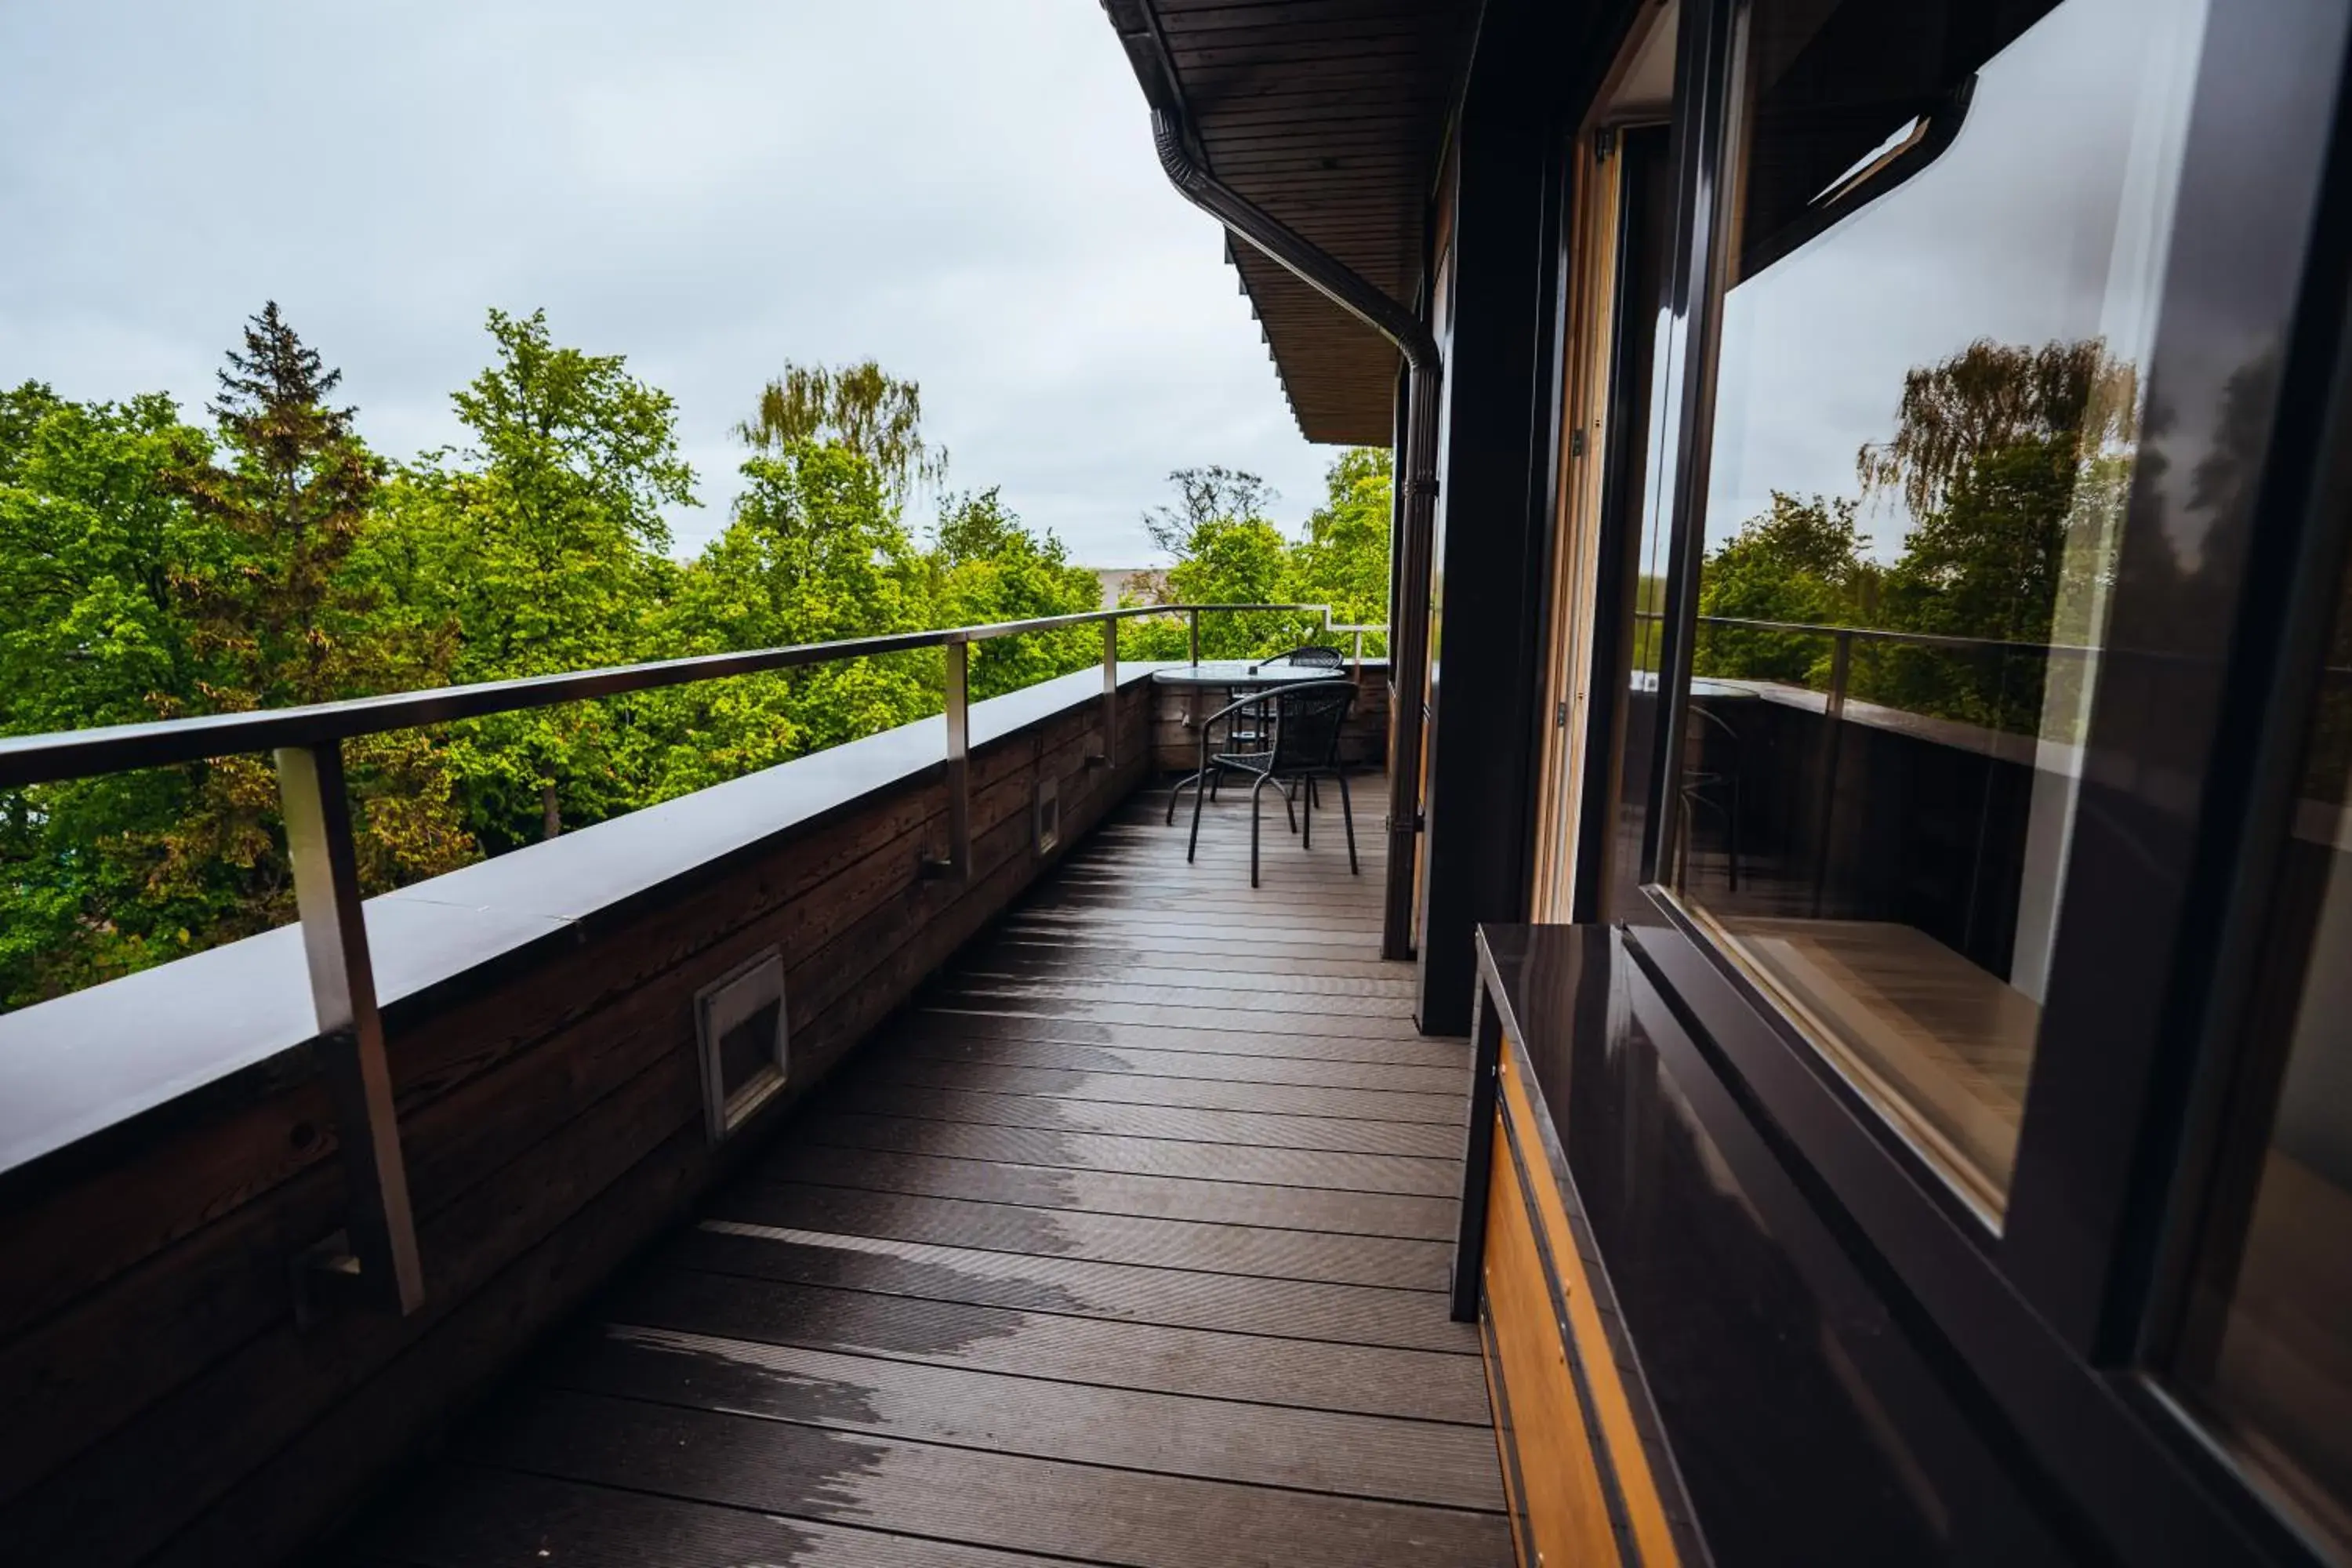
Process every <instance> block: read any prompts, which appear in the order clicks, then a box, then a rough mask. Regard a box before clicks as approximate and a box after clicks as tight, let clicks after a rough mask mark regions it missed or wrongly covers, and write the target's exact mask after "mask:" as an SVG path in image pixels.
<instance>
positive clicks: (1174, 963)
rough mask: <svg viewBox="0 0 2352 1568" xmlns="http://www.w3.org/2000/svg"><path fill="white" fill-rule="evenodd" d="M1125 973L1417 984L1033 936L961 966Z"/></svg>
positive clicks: (1282, 962) (1359, 968)
mask: <svg viewBox="0 0 2352 1568" xmlns="http://www.w3.org/2000/svg"><path fill="white" fill-rule="evenodd" d="M1097 968H1102V969H1114V970H1125V971H1127V972H1128V973H1141V974H1157V973H1160V972H1161V971H1163V970H1171V969H1172V970H1177V971H1180V972H1183V973H1197V974H1204V975H1212V974H1213V975H1215V976H1216V977H1217V978H1218V979H1219V980H1221V981H1228V982H1234V983H1240V982H1244V981H1246V980H1248V979H1250V978H1252V977H1254V976H1257V975H1266V974H1297V975H1305V976H1310V977H1317V978H1329V979H1335V980H1369V981H1373V982H1377V983H1378V984H1382V985H1391V986H1395V987H1397V988H1398V990H1399V991H1400V992H1402V993H1404V994H1410V993H1411V992H1412V990H1413V989H1414V986H1415V983H1414V981H1413V980H1412V977H1411V976H1410V975H1400V974H1398V973H1397V966H1396V965H1395V964H1393V963H1389V962H1388V961H1387V960H1385V959H1379V958H1300V957H1297V956H1296V955H1293V954H1284V953H1270V952H1250V951H1246V950H1244V951H1241V952H1225V953H1217V954H1214V955H1205V956H1204V955H1202V954H1199V953H1191V952H1171V951H1170V950H1169V949H1167V948H1164V947H1160V946H1158V945H1151V946H1143V945H1139V944H1138V943H1135V942H1124V943H1120V942H1108V941H1093V940H1088V941H1085V942H1075V941H1067V940H1058V939H1057V940H1055V941H1053V942H1043V941H1039V940H1037V939H1035V938H1034V937H1016V936H1010V935H1008V936H1005V937H1003V938H1002V939H1001V940H998V941H995V942H990V943H989V944H988V945H987V946H985V947H982V948H979V949H977V950H976V951H974V952H972V953H971V954H970V955H969V956H968V957H967V958H966V960H965V962H964V963H963V965H962V966H961V969H962V972H964V973H975V974H977V973H1023V972H1026V973H1037V974H1054V973H1078V972H1082V971H1088V970H1093V969H1097Z"/></svg>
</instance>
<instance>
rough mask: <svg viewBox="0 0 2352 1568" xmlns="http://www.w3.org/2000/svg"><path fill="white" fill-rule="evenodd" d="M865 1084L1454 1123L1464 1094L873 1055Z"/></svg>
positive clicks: (1353, 1118) (1182, 1107)
mask: <svg viewBox="0 0 2352 1568" xmlns="http://www.w3.org/2000/svg"><path fill="white" fill-rule="evenodd" d="M861 1076H862V1078H863V1079H865V1080H866V1081H867V1082H873V1083H892V1084H908V1085H910V1086H913V1087H916V1088H921V1089H957V1090H961V1091H967V1092H971V1093H977V1094H1018V1095H1035V1096H1040V1097H1043V1098H1045V1099H1048V1100H1090V1101H1094V1102H1096V1103H1098V1104H1107V1105H1153V1106H1165V1107H1169V1108H1172V1109H1176V1110H1249V1111H1258V1112H1262V1113H1265V1114H1268V1115H1279V1116H1328V1117H1337V1118H1339V1119H1340V1120H1342V1121H1433V1122H1438V1123H1440V1124H1442V1125H1444V1126H1447V1127H1459V1126H1460V1125H1461V1124H1462V1120H1463V1116H1464V1106H1465V1097H1464V1096H1462V1095H1460V1094H1456V1093H1432V1092H1429V1091H1426V1090H1416V1089H1359V1088H1356V1087H1353V1086H1347V1085H1330V1084H1298V1083H1281V1082H1276V1081H1270V1080H1268V1079H1262V1078H1261V1079H1243V1080H1242V1081H1239V1082H1234V1081H1233V1080H1231V1079H1215V1078H1208V1077H1204V1076H1202V1075H1201V1074H1199V1073H1188V1074H1181V1075H1173V1076H1170V1075H1161V1074H1153V1073H1137V1072H1094V1071H1090V1070H1087V1069H1086V1068H1049V1067H1023V1066H1017V1065H1015V1064H1013V1063H1010V1062H1001V1061H962V1062H954V1061H940V1060H938V1059H936V1058H921V1057H914V1058H891V1059H884V1060H878V1061H876V1062H875V1063H873V1064H872V1065H871V1066H870V1067H868V1068H865V1069H864V1070H863V1072H862V1074H861Z"/></svg>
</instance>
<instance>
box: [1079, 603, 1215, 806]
mask: <svg viewBox="0 0 2352 1568" xmlns="http://www.w3.org/2000/svg"><path fill="white" fill-rule="evenodd" d="M1194 614H1195V615H1196V616H1197V615H1198V614H1199V612H1198V611H1195V612H1194ZM1102 628H1103V694H1102V727H1103V766H1105V767H1107V768H1115V767H1117V766H1118V622H1117V621H1105V622H1104V623H1103V624H1102Z"/></svg>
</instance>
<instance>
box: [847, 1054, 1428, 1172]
mask: <svg viewBox="0 0 2352 1568" xmlns="http://www.w3.org/2000/svg"><path fill="white" fill-rule="evenodd" d="M821 1114H824V1115H830V1116H889V1117H893V1118H895V1119H897V1120H899V1121H947V1122H959V1123H962V1124H964V1125H967V1126H975V1127H1015V1128H1023V1129H1026V1130H1028V1131H1035V1132H1066V1133H1074V1134H1077V1133H1083V1134H1087V1135H1091V1136H1095V1137H1108V1138H1143V1139H1150V1140H1151V1141H1153V1142H1163V1143H1207V1144H1216V1145H1220V1146H1223V1147H1228V1148H1234V1149H1259V1150H1264V1151H1265V1152H1269V1153H1272V1154H1276V1155H1287V1154H1315V1153H1325V1154H1371V1155H1380V1156H1382V1157H1384V1158H1388V1159H1410V1160H1418V1161H1421V1162H1423V1163H1432V1164H1436V1165H1440V1166H1442V1165H1443V1164H1444V1163H1445V1162H1446V1161H1447V1160H1448V1159H1450V1158H1452V1157H1453V1146H1454V1145H1455V1144H1458V1143H1459V1142H1461V1130H1460V1129H1459V1128H1449V1127H1447V1126H1445V1125H1444V1124H1442V1123H1438V1122H1431V1121H1367V1120H1363V1119H1361V1118H1356V1119H1349V1118H1342V1117H1335V1116H1283V1115H1277V1114H1274V1113H1268V1112H1259V1111H1250V1110H1185V1109H1182V1108H1181V1107H1172V1106H1157V1105H1112V1104H1106V1103H1102V1102H1099V1101H1093V1100H1054V1099H1050V1098H1048V1097H1046V1096H1044V1095H1023V1094H988V1093H983V1092H980V1091H977V1090H971V1089H918V1088H915V1087H914V1086H912V1085H909V1084H876V1083H873V1082H871V1081H870V1080H863V1081H858V1082H853V1083H845V1084H843V1085H842V1086H841V1087H840V1089H839V1091H838V1092H837V1093H835V1094H831V1095H828V1096H827V1097H826V1100H825V1104H824V1108H823V1111H822V1112H821ZM1045 1163H1049V1164H1050V1163H1053V1162H1051V1161H1048V1162H1045ZM1430 1174H1435V1175H1442V1174H1444V1172H1443V1171H1442V1170H1438V1171H1432V1172H1425V1173H1424V1175H1430ZM1254 1179H1255V1178H1251V1177H1244V1180H1254ZM1389 1179H1390V1180H1391V1181H1393V1180H1395V1179H1397V1178H1396V1177H1394V1176H1391V1178H1389ZM1310 1185H1321V1184H1320V1183H1310ZM1365 1190H1366V1191H1368V1192H1376V1193H1377V1192H1391V1191H1404V1192H1419V1191H1421V1190H1422V1188H1421V1187H1420V1186H1418V1185H1414V1186H1407V1187H1403V1188H1395V1187H1391V1186H1388V1185H1384V1184H1383V1185H1373V1186H1370V1187H1367V1188H1366V1189H1365Z"/></svg>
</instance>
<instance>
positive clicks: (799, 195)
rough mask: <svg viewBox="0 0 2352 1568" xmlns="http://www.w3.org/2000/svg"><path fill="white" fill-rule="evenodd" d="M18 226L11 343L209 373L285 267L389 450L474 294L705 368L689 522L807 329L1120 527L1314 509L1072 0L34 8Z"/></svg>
mask: <svg viewBox="0 0 2352 1568" xmlns="http://www.w3.org/2000/svg"><path fill="white" fill-rule="evenodd" d="M0 226H5V231H6V232H7V233H8V234H9V235H10V237H11V238H10V242H9V243H8V244H7V245H5V247H0V380H6V381H9V382H14V381H16V380H20V379H23V378H25V377H27V376H32V377H37V378H41V379H45V380H47V381H50V382H52V383H54V384H57V385H58V388H59V389H60V390H61V391H64V392H66V393H68V394H69V395H78V396H117V395H127V394H129V393H131V392H133V391H138V390H145V389H155V388H160V389H163V390H166V391H170V392H172V393H173V394H174V395H178V396H179V397H180V398H181V399H182V401H183V403H184V404H185V405H189V406H191V407H194V406H196V405H201V403H202V402H203V401H204V399H205V397H206V396H207V395H208V394H209V390H210V386H211V376H212V370H213V367H214V366H215V365H216V364H217V363H219V354H220V353H221V351H222V350H223V349H224V348H225V347H226V346H227V345H228V344H229V343H230V342H232V341H233V340H234V335H235V332H236V326H237V323H238V321H239V320H240V319H241V318H242V317H243V316H244V315H245V314H247V312H249V311H251V310H255V309H257V308H258V306H259V303H260V301H261V300H262V299H264V298H265V297H275V298H277V299H278V300H280V301H281V302H282V303H283V304H284V305H285V307H286V308H287V310H288V311H289V315H290V316H291V317H292V319H293V320H294V321H296V323H297V324H298V325H299V327H300V328H301V329H302V331H304V332H305V334H306V335H307V336H309V337H310V339H311V340H312V341H313V342H316V343H317V344H318V345H319V346H320V349H321V350H322V351H323V352H324V353H326V354H327V355H328V357H329V359H330V360H331V362H332V363H338V364H340V365H341V366H342V367H343V369H344V371H345V374H346V381H345V389H346V392H347V394H348V395H350V397H351V398H352V401H354V402H356V403H357V404H359V405H360V406H361V410H362V427H363V429H364V430H365V431H366V433H367V434H368V436H369V437H370V439H371V440H373V442H374V443H375V444H376V445H377V446H378V447H381V448H383V450H385V451H387V452H390V453H393V454H394V455H397V456H407V455H409V454H410V453H413V452H415V451H416V450H418V449H421V448H424V447H431V446H435V445H438V444H441V443H445V442H448V441H452V440H455V439H457V437H458V435H459V431H458V428H457V426H456V424H455V422H454V419H453V417H452V416H451V414H450V412H449V407H448V394H449V391H450V390H451V389H452V388H453V387H455V386H457V385H458V384H461V383H462V382H463V381H464V380H466V379H467V377H468V376H470V375H471V374H474V372H475V371H476V370H478V368H479V367H480V365H481V364H482V363H483V362H484V360H485V358H486V355H487V341H486V340H485V339H484V337H483V336H482V333H481V330H480V328H481V319H482V312H483V310H484V309H485V308H486V307H488V306H490V305H499V306H503V307H506V308H508V309H512V310H530V309H532V308H534V307H537V306H541V305H544V306H545V307H546V308H547V309H548V311H549V314H550V318H551V322H552V325H553V327H554V329H555V331H556V334H557V336H558V338H559V340H560V341H562V342H570V343H574V344H577V345H579V346H581V347H583V348H586V349H590V350H593V351H595V352H600V353H625V354H627V355H628V356H629V358H630V362H631V364H632V366H633V367H634V368H635V370H636V371H637V372H638V373H639V374H643V375H644V376H646V378H647V379H649V380H651V381H653V382H655V383H656V384H659V385H661V386H663V387H665V388H666V389H667V390H668V391H670V392H671V393H672V394H674V395H676V396H677V399H678V403H679V407H680V413H681V425H682V430H683V434H684V437H685V440H686V442H687V445H688V449H689V455H690V457H691V458H693V460H694V462H695V464H696V466H697V468H698V470H699V471H700V472H701V475H702V485H701V491H702V496H703V500H704V501H705V503H706V504H705V506H704V508H703V509H702V510H699V511H698V512H695V513H692V514H689V515H688V516H686V517H683V518H680V519H679V520H677V521H678V525H679V534H680V541H681V545H682V546H683V547H691V546H692V545H693V544H695V543H698V542H699V541H700V540H702V539H703V538H706V537H708V535H709V533H710V532H711V531H714V530H715V528H716V527H717V526H719V523H720V522H722V521H723V519H724V512H725V505H726V502H727V500H728V499H729V498H730V495H731V494H732V469H733V465H734V463H735V462H736V460H737V458H738V457H739V454H738V453H737V452H736V451H735V450H734V449H733V447H731V445H730V442H729V440H728V438H727V435H726V432H727V429H728V427H729V426H730V425H731V424H732V423H733V421H734V420H735V419H736V418H738V417H740V415H741V414H742V412H743V411H744V410H745V408H746V407H747V406H748V405H749V403H750V400H751V396H752V395H753V394H754V393H755V392H756V390H757V388H758V386H759V384H761V381H763V380H764V379H765V378H766V377H768V376H769V375H772V374H774V373H775V371H776V369H777V367H778V366H779V365H780V364H781V363H782V361H784V360H785V359H788V358H789V359H796V360H800V361H803V362H806V361H812V360H822V361H831V362H837V361H842V360H846V359H851V358H856V357H863V356H865V355H868V354H871V355H874V356H877V357H878V358H879V359H881V360H882V362H883V363H885V364H887V365H888V366H889V367H890V368H891V369H892V370H894V371H896V372H897V373H898V374H904V375H911V376H915V377H917V378H919V379H920V380H921V382H922V384H923V389H924V402H925V407H926V410H927V413H928V416H929V419H928V423H929V426H930V431H931V434H932V435H933V436H934V437H936V438H938V439H940V440H941V441H943V442H945V443H946V444H947V446H948V447H950V450H951V451H952V452H953V454H954V458H955V465H954V471H953V473H952V474H951V476H950V483H951V484H955V485H959V486H961V485H979V484H991V483H1001V484H1003V487H1004V489H1005V493H1006V496H1007V498H1008V500H1011V501H1012V502H1013V505H1014V506H1015V507H1017V508H1018V509H1020V510H1022V511H1023V512H1024V515H1026V516H1028V517H1029V518H1030V519H1031V521H1034V522H1037V523H1041V524H1045V525H1047V526H1050V527H1052V528H1054V529H1055V531H1058V532H1059V533H1061V535H1062V536H1063V537H1064V538H1065V539H1066V540H1067V541H1069V542H1070V543H1071V545H1072V547H1073V549H1074V550H1075V551H1076V553H1077V554H1078V555H1079V556H1080V557H1081V558H1083V559H1087V560H1089V561H1094V562H1097V563H1105V564H1124V563H1131V562H1134V561H1137V560H1139V559H1141V558H1142V556H1143V555H1144V553H1145V552H1146V550H1147V548H1148V547H1147V544H1146V542H1145V541H1144V538H1143V535H1142V531H1141V530H1140V528H1139V526H1138V525H1137V522H1136V518H1137V514H1138V513H1139V510H1141V509H1142V508H1143V507H1145V506H1147V505H1150V504H1151V503H1153V502H1155V501H1158V500H1161V499H1163V496H1164V492H1165V483H1164V477H1165V474H1166V472H1167V470H1168V469H1170V468H1173V467H1176V466H1179V465H1181V464H1188V463H1202V462H1222V463H1226V464H1232V465H1236V466H1241V467H1246V468H1255V469H1257V470H1258V471H1260V472H1262V473H1264V474H1265V476H1266V477H1267V478H1268V479H1271V480H1273V481H1274V483H1275V484H1276V486H1277V487H1278V488H1279V489H1281V491H1282V492H1283V495H1284V497H1285V501H1286V504H1285V505H1284V507H1283V508H1282V509H1281V510H1282V515H1283V519H1284V521H1288V522H1292V523H1295V522H1297V521H1298V520H1299V519H1300V518H1302V517H1303V516H1304V514H1305V512H1306V511H1307V509H1308V508H1309V507H1310V506H1311V505H1312V503H1313V500H1314V499H1315V497H1316V496H1317V495H1318V493H1319V490H1320V488H1321V472H1322V468H1323V467H1324V465H1325V463H1326V462H1327V461H1328V457H1329V454H1328V452H1325V451H1322V450H1318V448H1315V447H1309V446H1307V444H1306V443H1305V442H1304V441H1302V440H1301V439H1300V438H1299V437H1298V435H1297V428H1296V426H1295V425H1294V424H1293V423H1292V421H1291V418H1290V416H1289V412H1288V410H1287V409H1286V407H1285V405H1284V404H1283V401H1282V397H1281V394H1280V391H1279V388H1278V386H1277V384H1276V381H1275V377H1274V374H1273V370H1272V367H1271V366H1270V365H1269V364H1268V363H1267V362H1266V359H1265V351H1264V349H1263V348H1262V347H1261V345H1260V343H1259V342H1258V336H1257V331H1256V329H1255V324H1254V323H1253V322H1252V321H1250V319H1249V314H1248V310H1247V306H1246V302H1245V301H1244V300H1242V299H1241V298H1240V297H1239V296H1238V295H1237V294H1236V292H1235V290H1234V280H1233V277H1232V274H1231V273H1230V272H1229V271H1228V270H1227V269H1226V268H1224V267H1223V264H1222V263H1221V261H1220V260H1219V237H1218V236H1217V234H1216V232H1215V230H1214V229H1213V226H1210V225H1209V224H1208V222H1207V221H1206V220H1205V219H1203V218H1202V217H1201V216H1199V215H1198V214H1197V213H1195V212H1193V211H1192V209H1190V208H1189V207H1187V206H1185V205H1183V204H1182V203H1181V202H1180V201H1179V200H1178V199H1177V198H1176V197H1175V196H1174V195H1173V194H1172V193H1171V192H1170V191H1169V190H1168V189H1167V187H1166V185H1165V184H1164V183H1163V182H1162V180H1161V179H1160V175H1159V173H1158V170H1157V166H1156V164H1155V163H1154V161H1153V159H1152V155H1151V150H1150V136H1149V132H1148V127H1147V125H1146V122H1145V119H1144V114H1143V110H1142V104H1141V100H1140V99H1139V97H1138V95H1137V93H1136V91H1135V88H1134V83H1133V80H1132V79H1131V77H1129V74H1128V70H1127V66H1126V63H1125V61H1124V59H1123V58H1122V57H1121V55H1120V52H1119V50H1118V46H1117V44H1116V42H1115V40H1114V39H1113V37H1112V36H1111V33H1110V30H1109V28H1108V27H1107V26H1104V24H1103V22H1102V20H1101V17H1100V15H1099V13H1098V11H1097V7H1095V6H1094V5H1089V4H1085V3H1083V0H1052V3H1042V0H1041V3H1037V4H1025V5H1024V4H1018V3H1014V0H999V3H995V4H987V5H980V4H961V3H959V4H950V3H949V0H867V3H864V4H860V5H856V6H818V5H813V4H786V5H777V4H772V3H770V4H751V3H742V0H726V3H720V0H708V3H702V4H681V5H674V6H667V7H646V6H643V5H633V4H620V3H617V0H585V3H582V4H573V5H565V6H562V7H560V8H559V7H551V6H545V5H524V4H520V0H474V3H471V4H462V5H461V4H455V3H452V0H428V3H425V4H418V5H408V6H403V7H400V8H397V9H396V10H395V9H394V8H392V7H383V6H379V7H369V8H364V9H362V8H358V7H326V6H318V5H303V4H299V0H244V3H242V4H232V5H212V6H205V7H168V6H160V5H139V4H131V3H128V0H100V3H94V4H82V5H74V6H38V7H34V6H26V7H11V8H9V9H8V10H7V11H5V12H0Z"/></svg>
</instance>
